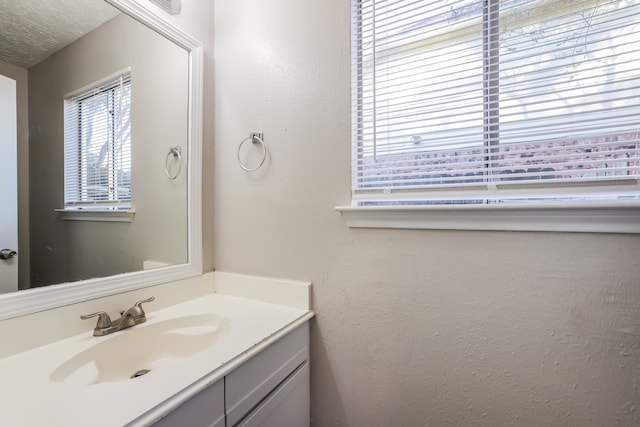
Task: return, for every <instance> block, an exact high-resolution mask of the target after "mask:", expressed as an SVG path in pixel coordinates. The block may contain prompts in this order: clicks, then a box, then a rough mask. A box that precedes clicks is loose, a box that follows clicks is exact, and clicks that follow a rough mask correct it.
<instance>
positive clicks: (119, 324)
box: [80, 297, 155, 337]
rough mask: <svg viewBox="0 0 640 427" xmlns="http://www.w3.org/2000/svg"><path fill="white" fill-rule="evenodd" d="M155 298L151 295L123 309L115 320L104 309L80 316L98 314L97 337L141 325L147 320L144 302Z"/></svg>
mask: <svg viewBox="0 0 640 427" xmlns="http://www.w3.org/2000/svg"><path fill="white" fill-rule="evenodd" d="M154 299H155V297H150V298H147V299H143V300H142V301H138V302H137V303H135V304H134V305H133V307H131V308H130V309H129V310H127V311H121V312H120V317H119V318H117V319H116V320H114V321H111V318H110V317H109V314H108V313H106V312H104V311H98V312H96V313H91V314H84V315H82V316H80V318H81V319H82V320H86V319H90V318H92V317H95V316H98V323H97V324H96V327H95V329H94V330H93V335H94V336H96V337H101V336H103V335H109V334H112V333H114V332H117V331H121V330H123V329H127V328H130V327H132V326H134V325H139V324H140V323H144V322H146V321H147V316H146V314H145V312H144V310H143V309H142V304H144V303H145V302H151V301H153V300H154Z"/></svg>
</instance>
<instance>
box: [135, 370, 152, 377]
mask: <svg viewBox="0 0 640 427" xmlns="http://www.w3.org/2000/svg"><path fill="white" fill-rule="evenodd" d="M149 372H151V369H140V370H139V371H135V372H134V373H133V375H131V378H138V377H141V376H143V375H144V374H148V373H149Z"/></svg>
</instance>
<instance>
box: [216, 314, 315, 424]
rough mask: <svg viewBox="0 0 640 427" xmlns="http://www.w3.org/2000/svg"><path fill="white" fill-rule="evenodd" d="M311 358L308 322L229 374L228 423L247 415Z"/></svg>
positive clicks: (227, 395)
mask: <svg viewBox="0 0 640 427" xmlns="http://www.w3.org/2000/svg"><path fill="white" fill-rule="evenodd" d="M308 358H309V326H308V323H305V324H304V325H302V326H300V327H299V328H298V329H296V330H295V331H293V332H291V333H290V334H288V335H287V336H285V337H283V338H281V339H280V340H279V341H277V342H275V343H274V344H273V345H271V346H269V347H268V348H266V349H265V350H264V351H262V352H261V353H259V354H257V355H256V356H255V357H253V358H252V359H250V360H248V361H247V362H246V363H244V364H243V365H242V366H240V367H239V368H238V369H236V370H235V371H233V372H231V373H230V374H229V375H227V376H226V378H225V399H226V408H227V425H229V426H233V425H235V424H236V423H237V422H238V421H240V420H241V419H242V418H243V417H245V416H246V414H248V413H249V412H250V411H251V410H252V409H253V408H254V407H255V406H256V405H258V404H259V403H260V401H262V400H263V399H264V398H265V397H266V396H267V395H268V394H269V393H271V391H272V390H274V389H275V388H276V387H277V386H278V385H279V384H280V383H282V381H284V380H285V379H286V378H287V377H288V376H289V375H290V374H291V373H292V372H293V371H294V370H295V369H296V368H298V367H299V366H300V365H302V364H303V363H304V362H305V361H306V360H308Z"/></svg>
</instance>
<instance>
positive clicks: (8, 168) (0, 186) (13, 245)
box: [0, 75, 18, 292]
mask: <svg viewBox="0 0 640 427" xmlns="http://www.w3.org/2000/svg"><path fill="white" fill-rule="evenodd" d="M17 139H18V135H17V110H16V81H15V80H13V79H10V78H8V77H5V76H2V75H0V250H2V249H8V250H9V252H6V251H5V253H6V254H9V253H10V252H11V251H15V252H16V253H17V251H18V179H17V176H18V170H17V164H18V150H17V148H18V147H17ZM2 258H4V257H3V256H2V253H0V292H12V291H17V290H18V257H17V256H12V257H10V258H8V259H2Z"/></svg>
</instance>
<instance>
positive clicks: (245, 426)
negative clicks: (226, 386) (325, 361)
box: [238, 363, 311, 427]
mask: <svg viewBox="0 0 640 427" xmlns="http://www.w3.org/2000/svg"><path fill="white" fill-rule="evenodd" d="M309 397H310V396H309V364H308V363H305V364H304V365H302V366H301V367H299V368H298V369H297V370H296V371H295V373H293V374H292V375H291V376H290V377H289V378H287V380H286V381H285V382H284V383H282V384H281V385H280V386H279V387H278V388H277V389H276V390H274V391H273V393H271V394H270V395H269V396H268V397H267V398H266V399H265V400H264V401H263V402H261V403H260V405H258V407H257V408H255V409H254V410H253V411H251V413H250V414H249V415H248V416H247V417H246V418H245V419H244V420H242V421H241V422H240V423H239V424H238V427H283V426H291V427H308V426H309V424H310V412H311V411H310V404H309Z"/></svg>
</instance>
